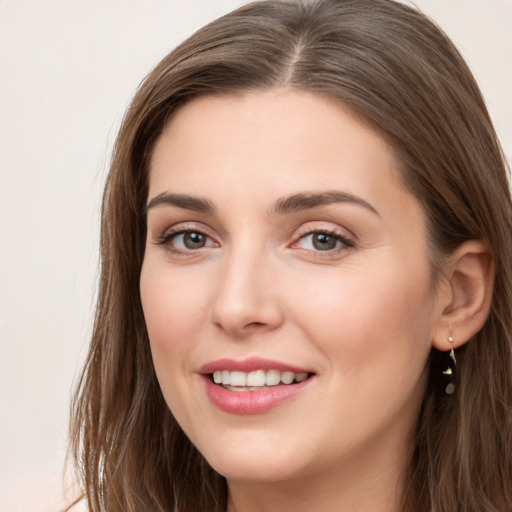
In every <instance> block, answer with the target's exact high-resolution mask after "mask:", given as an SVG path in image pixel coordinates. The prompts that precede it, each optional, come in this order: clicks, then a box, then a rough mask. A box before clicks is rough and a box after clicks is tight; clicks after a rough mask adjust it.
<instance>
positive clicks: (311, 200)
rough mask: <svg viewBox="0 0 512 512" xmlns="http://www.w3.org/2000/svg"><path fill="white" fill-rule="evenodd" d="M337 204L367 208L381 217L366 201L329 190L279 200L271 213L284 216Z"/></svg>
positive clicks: (299, 194) (304, 193)
mask: <svg viewBox="0 0 512 512" xmlns="http://www.w3.org/2000/svg"><path fill="white" fill-rule="evenodd" d="M336 203H352V204H356V205H358V206H362V207H363V208H366V209H367V210H369V211H370V212H372V213H374V214H375V215H377V216H379V217H380V214H379V212H378V211H377V210H376V209H375V208H374V207H373V206H372V205H371V204H370V203H368V202H367V201H365V200H364V199H362V198H360V197H358V196H355V195H353V194H349V193H348V192H341V191H338V190H329V191H326V192H318V193H314V192H303V193H298V194H293V195H291V196H289V197H285V198H282V199H278V200H277V201H276V202H275V204H274V206H273V207H272V209H271V211H270V213H271V214H272V215H282V214H286V213H293V212H298V211H302V210H310V209H312V208H317V207H318V206H324V205H329V204H336Z"/></svg>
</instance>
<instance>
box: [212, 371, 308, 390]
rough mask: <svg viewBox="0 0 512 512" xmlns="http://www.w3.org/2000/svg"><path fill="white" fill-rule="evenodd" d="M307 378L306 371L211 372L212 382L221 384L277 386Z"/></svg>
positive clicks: (253, 386)
mask: <svg viewBox="0 0 512 512" xmlns="http://www.w3.org/2000/svg"><path fill="white" fill-rule="evenodd" d="M307 378H308V374H307V373H306V372H303V373H293V372H280V371H279V370H267V371H265V370H256V371H254V372H249V373H246V372H240V371H234V372H230V371H229V370H222V371H221V370H217V371H215V372H213V382H215V384H222V385H223V386H233V387H251V388H258V387H263V386H277V385H278V384H280V383H283V384H291V383H292V382H302V381H304V380H306V379H307Z"/></svg>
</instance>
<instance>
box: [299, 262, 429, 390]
mask: <svg viewBox="0 0 512 512" xmlns="http://www.w3.org/2000/svg"><path fill="white" fill-rule="evenodd" d="M381 268H385V269H386V271H385V272H384V271H380V270H379V269H378V268H377V269H375V267H365V269H364V270H363V269H356V268H351V269H345V270H344V271H343V272H340V274H339V275H338V276H332V275H325V276H324V277H323V278H319V277H318V276H316V279H313V280H311V281H310V282H307V283H304V282H303V286H301V288H300V289H295V290H294V292H295V296H296V297H298V299H297V301H296V307H294V308H293V309H294V310H295V313H296V321H297V322H300V323H301V325H302V329H303V330H304V331H307V332H308V337H309V338H310V339H312V340H315V343H316V344H317V346H318V348H319V349H320V350H321V351H322V352H324V354H325V355H326V357H327V359H328V360H329V361H330V364H331V365H336V366H337V368H338V369H340V368H341V372H338V373H339V374H340V375H341V376H343V377H345V378H350V379H351V378H357V380H359V378H361V376H365V378H368V379H372V378H374V377H375V375H377V374H380V375H381V376H382V378H383V379H384V380H386V379H393V378H395V377H394V376H396V375H398V377H397V378H398V380H401V378H402V377H401V376H402V375H403V376H404V378H406V377H408V378H411V377H413V376H414V375H416V376H419V375H420V374H422V373H423V370H424V367H425V362H426V359H427V358H428V354H429V352H430V346H431V336H430V332H431V330H432V324H431V322H432V318H433V316H432V300H433V294H432V291H431V285H430V276H429V274H428V271H425V268H427V269H428V266H426V267H423V266H421V267H419V268H414V269H410V270H407V269H404V268H403V267H402V266H401V265H393V264H391V263H390V262H388V263H386V264H384V265H383V266H382V267H381ZM413 270H414V271H413ZM403 276H407V279H406V278H404V277H403ZM301 290H302V291H301ZM305 290H307V292H306V293H305V292H304V291H305ZM400 366H403V368H400ZM392 375H393V377H392Z"/></svg>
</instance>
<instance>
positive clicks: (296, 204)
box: [146, 190, 380, 216]
mask: <svg viewBox="0 0 512 512" xmlns="http://www.w3.org/2000/svg"><path fill="white" fill-rule="evenodd" d="M338 203H352V204H356V205H358V206H362V207H363V208H366V209H367V210H369V211H370V212H372V213H374V214H375V215H377V216H380V214H379V212H378V211H377V210H376V209H375V208H374V207H373V206H372V205H371V204H370V203H368V202H367V201H365V200H364V199H362V198H360V197H358V196H355V195H353V194H349V193H348V192H341V191H339V190H329V191H326V192H318V193H314V192H301V193H297V194H293V195H291V196H288V197H283V198H281V199H278V200H277V201H276V202H275V203H274V205H273V207H272V208H271V209H270V215H285V214H287V213H294V212H299V211H304V210H310V209H312V208H317V207H319V206H324V205H329V204H338ZM161 205H170V206H177V207H178V208H183V209H185V210H191V211H195V212H200V213H206V214H208V215H213V214H215V213H216V212H217V209H216V208H215V206H214V205H213V203H212V202H211V201H209V200H208V199H203V198H200V197H194V196H190V195H188V194H173V193H168V192H163V193H161V194H158V195H157V196H155V197H154V198H153V199H151V201H149V203H148V204H147V206H146V212H147V211H148V210H150V209H152V208H156V207H157V206H161Z"/></svg>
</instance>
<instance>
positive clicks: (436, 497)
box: [71, 0, 512, 512]
mask: <svg viewBox="0 0 512 512" xmlns="http://www.w3.org/2000/svg"><path fill="white" fill-rule="evenodd" d="M273 87H288V88H292V89H295V90H305V91H309V92H313V93H317V94H321V95H328V96H329V97H332V98H336V99H337V100H338V101H340V102H342V103H343V104H344V105H345V106H346V107H348V108H349V109H351V110H352V112H354V113H356V115H358V116H360V117H361V118H363V119H364V120H366V122H368V123H369V124H370V125H371V126H373V127H374V128H376V129H377V130H378V131H379V132H380V133H381V134H382V135H383V136H384V137H385V138H386V139H387V141H388V142H389V143H390V145H391V147H392V148H393V150H394V151H395V153H396V155H397V158H398V160H399V162H400V163H401V167H402V178H403V181H404V183H405V184H406V185H407V186H408V188H409V190H410V191H411V192H412V193H413V194H414V195H415V196H416V197H417V198H418V199H419V200H420V202H421V203H422V205H423V207H424V210H425V212H426V215H427V219H428V228H429V237H430V252H431V261H432V265H433V269H434V270H436V269H438V267H439V261H440V260H441V258H442V256H443V255H445V254H447V253H449V252H450V251H452V250H453V249H454V248H456V247H457V246H458V245H459V244H461V243H462V242H464V241H466V240H471V239H477V240H485V241H486V243H487V244H488V245H489V247H490V248H491V250H492V252H493V257H494V260H495V269H496V270H495V271H496V276H495V289H494V295H493V300H492V307H491V311H490V315H489V318H488V320H487V322H486V324H485V326H484V327H483V329H482V330H481V331H480V332H479V333H478V334H477V335H475V336H474V337H473V339H472V340H470V341H469V342H468V343H467V344H466V345H465V346H464V347H463V348H461V349H460V350H459V353H458V376H459V377H458V382H457V387H456V392H455V394H454V395H451V396H448V395H445V394H444V392H443V388H442V386H441V383H440V382H439V375H440V369H441V368H440V365H441V364H442V361H443V359H442V358H443V357H445V354H444V353H440V352H437V351H435V350H433V351H432V355H431V359H430V368H431V372H430V379H429V383H428V387H427V391H426V395H425V398H424V403H423V407H422V411H421V415H420V418H419V422H418V428H417V432H416V433H415V437H414V440H413V447H412V450H411V458H410V461H409V462H408V466H407V467H406V468H404V474H405V476H406V491H405V495H404V497H403V510H404V511H405V510H407V511H411V510H414V511H415V512H441V511H442V512H482V511H485V512H492V511H499V512H505V511H506V510H510V507H511V506H512V505H511V504H512V456H511V452H512V412H511V411H512V367H511V365H512V352H511V347H512V339H511V334H512V324H511V323H512V315H511V305H512V296H511V293H512V259H511V255H512V206H511V200H510V190H509V184H508V179H507V172H506V164H505V160H504V158H503V154H502V152H501V149H500V146H499V143H498V141H497V138H496V135H495V132H494V129H493V127H492V124H491V121H490V119H489V115H488V113H487V110H486V107H485V104H484V101H483V99H482V96H481V94H480V92H479V90H478V87H477V85H476V83H475V80H474V79H473V77H472V75H471V73H470V71H469V70H468V68H467V66H466V64H465V63H464V61H463V59H462V58H461V56H460V54H459V53H458V51H457V50H456V49H455V47H454V46H453V44H452V43H451V42H450V41H449V39H448V38H447V37H446V36H445V35H444V34H443V33H442V32H441V31H440V29H439V28H438V27H436V26H435V24H434V23H433V22H431V21H430V20H428V19H427V18H426V17H425V16H424V15H423V14H421V13H420V12H418V11H416V10H414V9H412V8H410V7H407V6H405V5H402V4H400V3H397V2H394V1H391V0H319V1H312V2H298V1H263V2H256V3H253V4H249V5H247V6H245V7H242V8H240V9H238V10H236V11H234V12H232V13H231V14H228V15H226V16H224V17H222V18H219V19H218V20H216V21H214V22H213V23H211V24H210V25H208V26H206V27H205V28H203V29H201V30H200V31H198V32H197V33H196V34H195V35H193V36H192V37H191V38H190V39H188V40H187V41H185V42H184V43H183V44H182V45H181V46H179V47H178V48H177V49H175V50H174V51H173V52H172V53H171V54H169V55H168V56H167V57H166V58H165V59H164V60H163V61H162V62H161V63H160V64H159V65H158V66H157V67H156V68H155V69H154V71H152V72H151V73H150V75H149V76H148V77H147V78H146V80H145V81H144V82H143V84H142V85H141V87H140V88H139V90H138V92H137V94H136V96H135V98H134V99H133V102H132V104H131V106H130V108H129V110H128V112H127V114H126V117H125V119H124V122H123V124H122V127H121V129H120V133H119V137H118V139H117V142H116V145H115V148H114V153H113V158H112V164H111V170H110V174H109V176H108V179H107V183H106V188H105V193H104V197H103V209H102V232H101V279H100V287H99V296H98V301H97V309H96V317H95V324H94V331H93V335H92V340H91V345H90V351H89V355H88V358H87V361H86V364H85V368H84V370H83V374H82V376H81V379H80V381H79V385H78V389H77V392H76V396H75V399H74V402H73V411H72V426H71V442H72V444H71V447H72V453H73V455H74V460H75V463H76V466H77V470H78V472H79V475H80V479H81V482H82V485H83V489H84V495H85V497H86V500H87V504H88V508H89V510H90V511H91V512H98V511H108V512H115V511H119V512H121V511H122V512H135V511H137V512H140V511H142V510H144V511H149V510H151V511H161V512H170V511H179V512H188V511H190V512H212V511H217V512H221V511H223V510H225V507H226V498H227V488H226V482H225V480H224V479H223V478H222V477H221V476H220V475H218V474H216V473H215V472H214V471H213V470H212V469H211V468H210V467H209V466H208V464H207V463H206V461H205V460H204V459H203V457H202V456H201V454H200V453H198V452H197V450H196V449H195V447H194V446H193V445H192V444H191V443H190V442H189V441H188V439H187V438H186V436H185V435H184V433H183V432H182V430H181V429H180V427H179V426H178V425H177V423H176V421H175V420H174V418H173V416H172V413H171V412H170V411H169V409H168V407H167V406H166V404H165V402H164V399H163V397H162V394H161V392H160V389H159V385H158V382H157V379H156V377H155V373H154V370H153V364H152V360H151V354H150V349H149V342H148V336H147V332H146V328H145V324H144V318H143V314H142V308H141V303H140V298H139V275H140V270H141V265H142V260H143V256H144V243H145V229H146V227H145V215H144V206H145V204H146V200H147V190H148V160H149V157H150V155H151V151H152V148H153V145H154V143H155V141H156V140H157V139H158V137H159V135H160V133H161V132H162V130H163V128H164V126H165V122H166V119H167V118H168V117H169V116H170V115H172V112H173V110H175V109H176V108H177V107H178V106H179V105H181V104H183V103H184V102H187V101H190V100H191V99H193V98H195V97H197V96H199V95H206V94H219V93H222V94H237V93H243V92H245V91H250V90H251V91H254V90H262V89H266V88H273ZM434 275H435V272H434Z"/></svg>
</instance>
